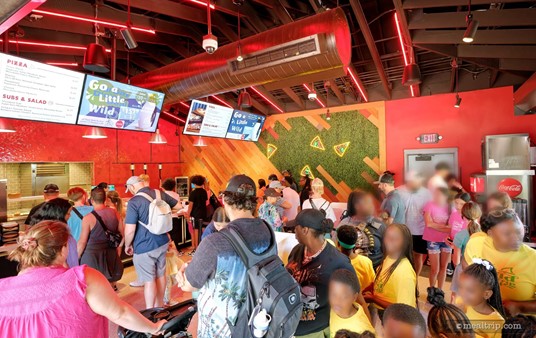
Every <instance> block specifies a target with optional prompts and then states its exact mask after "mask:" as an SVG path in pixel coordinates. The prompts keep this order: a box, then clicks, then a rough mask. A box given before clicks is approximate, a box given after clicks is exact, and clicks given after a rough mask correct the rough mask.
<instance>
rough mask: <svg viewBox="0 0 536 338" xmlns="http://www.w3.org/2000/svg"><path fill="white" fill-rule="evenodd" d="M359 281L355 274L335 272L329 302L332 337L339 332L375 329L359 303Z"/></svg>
mask: <svg viewBox="0 0 536 338" xmlns="http://www.w3.org/2000/svg"><path fill="white" fill-rule="evenodd" d="M360 291H361V290H360V287H359V281H358V280H357V276H356V274H355V273H353V272H351V271H348V270H345V269H339V270H335V271H334V272H333V274H332V275H331V278H330V281H329V293H328V300H329V306H330V307H331V312H330V315H329V331H330V337H331V338H334V337H335V334H336V333H337V331H339V330H343V329H345V330H348V331H352V332H355V333H363V332H364V331H370V332H372V333H374V327H373V326H372V324H371V323H370V321H369V319H368V317H367V314H366V313H365V311H364V310H363V308H362V307H361V306H360V305H359V304H358V303H357V299H358V296H359V293H360Z"/></svg>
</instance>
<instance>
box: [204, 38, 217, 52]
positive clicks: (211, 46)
mask: <svg viewBox="0 0 536 338" xmlns="http://www.w3.org/2000/svg"><path fill="white" fill-rule="evenodd" d="M203 49H204V50H205V51H206V52H207V53H209V54H214V52H215V51H216V50H217V49H218V38H217V37H216V36H215V35H212V34H207V35H205V36H203Z"/></svg>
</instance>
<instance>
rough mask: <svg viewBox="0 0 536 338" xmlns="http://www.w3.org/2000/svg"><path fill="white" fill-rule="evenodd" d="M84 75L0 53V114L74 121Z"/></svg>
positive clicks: (26, 118) (46, 119)
mask: <svg viewBox="0 0 536 338" xmlns="http://www.w3.org/2000/svg"><path fill="white" fill-rule="evenodd" d="M84 76H85V75H84V74H82V73H77V72H73V71H71V70H67V69H63V68H59V67H54V66H51V65H47V64H43V63H40V62H35V61H31V60H26V59H23V58H19V57H16V56H13V55H8V54H2V53H0V117H7V118H14V119H21V120H33V121H42V122H54V123H67V124H75V123H76V117H77V115H78V107H79V105H80V97H81V95H82V87H83V86H84Z"/></svg>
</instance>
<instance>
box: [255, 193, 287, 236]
mask: <svg viewBox="0 0 536 338" xmlns="http://www.w3.org/2000/svg"><path fill="white" fill-rule="evenodd" d="M279 197H281V194H280V193H278V192H277V191H276V190H275V189H273V188H268V189H266V190H265V191H264V199H265V200H264V203H263V204H261V206H260V208H259V218H260V219H262V220H264V221H265V222H266V223H268V224H270V225H271V226H272V228H273V229H274V231H282V229H283V218H282V217H281V214H280V213H279V211H278V210H277V207H276V206H275V204H276V202H277V199H278V198H279Z"/></svg>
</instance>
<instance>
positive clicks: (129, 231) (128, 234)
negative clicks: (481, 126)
mask: <svg viewBox="0 0 536 338" xmlns="http://www.w3.org/2000/svg"><path fill="white" fill-rule="evenodd" d="M135 233H136V224H125V253H126V254H127V255H129V256H132V254H133V253H134V251H133V250H132V241H134V234H135Z"/></svg>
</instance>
